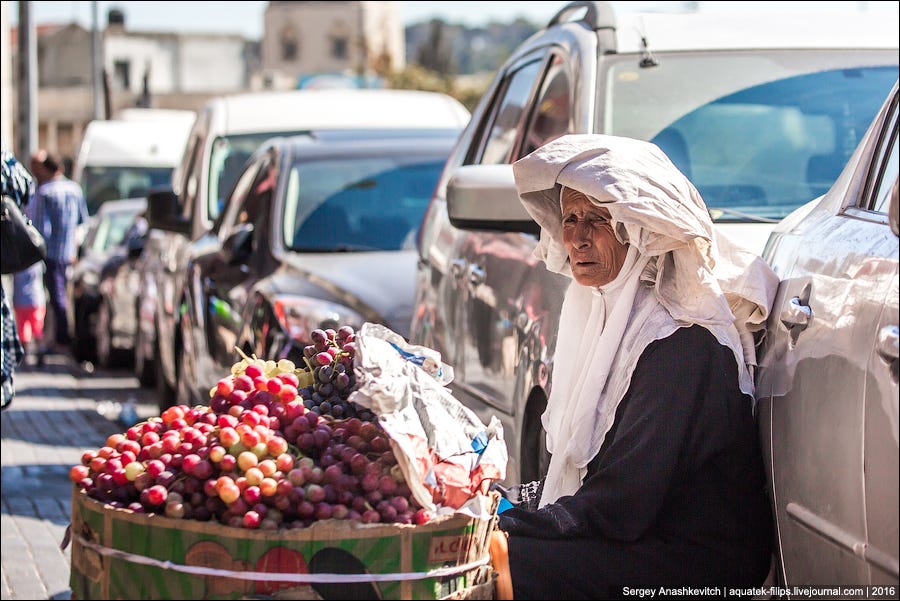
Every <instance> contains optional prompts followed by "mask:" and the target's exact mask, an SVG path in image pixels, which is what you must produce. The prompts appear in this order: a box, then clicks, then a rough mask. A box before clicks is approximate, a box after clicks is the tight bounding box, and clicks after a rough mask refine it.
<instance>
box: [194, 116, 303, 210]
mask: <svg viewBox="0 0 900 601" xmlns="http://www.w3.org/2000/svg"><path fill="white" fill-rule="evenodd" d="M293 133H294V134H297V133H300V132H293ZM282 135H283V136H288V135H292V133H291V132H260V133H254V134H242V135H239V136H225V137H221V138H216V140H215V141H214V142H213V145H212V154H211V155H210V160H209V194H207V198H208V199H209V200H208V202H209V206H208V207H207V209H208V210H209V218H210V219H211V220H213V221H215V220H216V219H217V218H218V217H219V213H221V212H222V208H223V207H224V206H225V199H226V198H228V194H229V193H230V192H231V188H232V187H234V183H235V182H236V181H237V178H238V176H239V175H240V174H241V171H242V169H243V167H244V163H246V162H247V159H249V158H250V156H251V155H252V154H253V153H254V152H255V151H256V149H257V148H259V147H260V146H261V145H262V143H263V142H265V141H266V140H268V139H269V138H272V137H274V136H282Z"/></svg>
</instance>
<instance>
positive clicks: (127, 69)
mask: <svg viewBox="0 0 900 601" xmlns="http://www.w3.org/2000/svg"><path fill="white" fill-rule="evenodd" d="M113 78H114V80H115V82H116V83H117V84H119V87H120V88H121V89H123V90H130V89H131V62H130V61H113Z"/></svg>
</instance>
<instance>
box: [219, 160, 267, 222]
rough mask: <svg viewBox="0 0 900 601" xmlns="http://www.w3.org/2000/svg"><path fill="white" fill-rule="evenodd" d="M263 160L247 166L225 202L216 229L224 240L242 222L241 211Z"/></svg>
mask: <svg viewBox="0 0 900 601" xmlns="http://www.w3.org/2000/svg"><path fill="white" fill-rule="evenodd" d="M265 160H266V159H261V160H259V161H256V162H254V163H251V164H249V165H247V168H246V169H245V170H244V171H243V172H241V173H239V174H238V176H239V177H238V181H237V183H236V184H235V185H234V188H233V189H232V191H231V195H230V196H229V197H228V199H227V200H226V202H225V212H224V213H222V215H221V216H220V217H219V220H218V221H219V223H218V226H217V227H215V228H214V229H216V230H217V232H218V233H219V237H220V238H222V239H224V238H226V237H228V236H229V235H230V234H231V232H232V231H233V230H234V227H235V226H236V225H237V224H238V223H240V221H241V210H242V209H243V207H244V206H245V205H246V204H247V196H248V195H249V194H250V191H251V189H252V186H253V182H254V181H255V180H256V174H257V173H258V172H259V169H260V164H261V162H263V161H265Z"/></svg>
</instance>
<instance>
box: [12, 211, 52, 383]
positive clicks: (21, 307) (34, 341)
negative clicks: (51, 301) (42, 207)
mask: <svg viewBox="0 0 900 601" xmlns="http://www.w3.org/2000/svg"><path fill="white" fill-rule="evenodd" d="M34 206H35V203H30V204H29V205H28V206H27V207H26V209H25V214H26V215H27V216H28V218H29V219H31V220H32V221H34ZM13 310H14V311H15V314H16V327H17V329H18V332H19V340H20V341H21V343H22V347H23V349H24V351H25V360H26V362H27V361H28V357H29V356H32V357H35V358H36V363H37V365H38V367H40V366H41V365H43V363H44V349H45V346H44V317H45V316H46V315H47V294H46V292H45V291H44V262H43V261H38V262H37V263H35V264H34V265H32V266H31V267H29V268H27V269H25V270H23V271H19V272H17V273H15V274H14V275H13Z"/></svg>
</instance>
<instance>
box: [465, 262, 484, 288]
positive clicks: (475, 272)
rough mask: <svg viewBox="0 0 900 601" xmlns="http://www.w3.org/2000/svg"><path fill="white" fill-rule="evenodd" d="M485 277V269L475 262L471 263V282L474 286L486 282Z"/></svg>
mask: <svg viewBox="0 0 900 601" xmlns="http://www.w3.org/2000/svg"><path fill="white" fill-rule="evenodd" d="M484 277H485V273H484V269H482V268H481V267H479V266H478V265H475V264H474V263H473V264H472V265H469V283H470V284H472V285H473V286H480V285H481V284H484Z"/></svg>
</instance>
